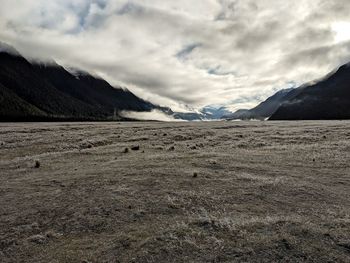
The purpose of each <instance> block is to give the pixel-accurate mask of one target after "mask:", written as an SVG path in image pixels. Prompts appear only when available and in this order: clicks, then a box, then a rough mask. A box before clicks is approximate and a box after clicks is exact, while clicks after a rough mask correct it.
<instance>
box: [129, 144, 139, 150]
mask: <svg viewBox="0 0 350 263" xmlns="http://www.w3.org/2000/svg"><path fill="white" fill-rule="evenodd" d="M131 150H133V151H138V150H140V145H135V146H132V147H131Z"/></svg>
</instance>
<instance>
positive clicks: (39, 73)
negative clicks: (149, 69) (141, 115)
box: [0, 43, 170, 121]
mask: <svg viewBox="0 0 350 263" xmlns="http://www.w3.org/2000/svg"><path fill="white" fill-rule="evenodd" d="M153 109H159V110H163V111H167V110H169V111H170V109H168V108H161V107H159V106H157V105H153V104H152V103H150V102H147V101H145V100H143V99H140V98H138V97H137V96H135V95H134V94H133V93H131V92H130V91H128V90H126V89H122V88H119V87H112V86H111V85H110V84H109V83H108V82H106V81H105V80H103V79H101V78H98V77H95V76H92V75H90V74H88V73H79V74H72V73H70V72H68V71H67V70H66V69H65V68H63V67H62V66H60V65H58V64H56V63H51V64H43V63H31V62H29V61H28V60H26V59H25V58H24V57H22V56H21V55H20V54H19V53H18V52H17V51H16V50H15V49H14V48H12V47H11V46H9V45H6V44H3V43H2V44H0V120H2V121H13V120H28V121H30V120H108V119H113V118H115V119H121V117H119V116H118V112H119V111H124V110H126V111H151V110H153Z"/></svg>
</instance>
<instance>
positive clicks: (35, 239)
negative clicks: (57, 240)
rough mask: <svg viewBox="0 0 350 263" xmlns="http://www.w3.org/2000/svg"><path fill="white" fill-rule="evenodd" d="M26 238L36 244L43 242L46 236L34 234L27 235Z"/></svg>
mask: <svg viewBox="0 0 350 263" xmlns="http://www.w3.org/2000/svg"><path fill="white" fill-rule="evenodd" d="M28 240H29V241H30V242H33V243H36V244H43V243H45V242H46V237H44V236H43V235H34V236H31V237H29V238H28Z"/></svg>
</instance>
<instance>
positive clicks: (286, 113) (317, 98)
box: [270, 64, 350, 120]
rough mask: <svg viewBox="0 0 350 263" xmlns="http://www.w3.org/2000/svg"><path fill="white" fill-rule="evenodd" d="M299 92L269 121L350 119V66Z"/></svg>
mask: <svg viewBox="0 0 350 263" xmlns="http://www.w3.org/2000/svg"><path fill="white" fill-rule="evenodd" d="M297 90H298V93H297V94H292V95H289V98H288V100H287V101H285V102H284V103H283V104H282V105H281V106H280V107H279V108H278V109H277V110H276V112H275V113H274V114H272V116H271V117H270V120H329V119H350V64H345V65H343V66H341V67H340V68H339V69H338V70H337V71H335V72H333V73H330V74H328V75H327V76H326V77H325V78H324V79H322V80H320V81H318V82H317V83H314V84H310V85H304V86H302V87H301V88H298V89H297Z"/></svg>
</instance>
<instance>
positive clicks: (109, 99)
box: [0, 43, 350, 121]
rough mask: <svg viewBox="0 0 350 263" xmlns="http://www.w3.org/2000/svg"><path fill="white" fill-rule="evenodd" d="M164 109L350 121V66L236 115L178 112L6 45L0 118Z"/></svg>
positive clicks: (1, 59)
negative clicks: (37, 60)
mask: <svg viewBox="0 0 350 263" xmlns="http://www.w3.org/2000/svg"><path fill="white" fill-rule="evenodd" d="M153 110H158V111H160V112H163V113H164V114H166V115H168V116H171V117H172V118H174V119H179V120H180V119H181V120H189V121H193V120H215V119H220V118H221V119H225V120H235V119H240V120H251V119H257V120H267V119H268V120H322V119H350V64H345V65H343V66H341V67H340V68H339V69H337V70H335V71H333V72H331V73H329V74H328V75H327V76H326V77H324V78H323V79H321V80H318V81H314V82H312V83H309V84H304V85H302V86H300V87H298V88H291V89H284V90H280V91H278V92H277V93H276V94H274V95H273V96H271V97H269V98H268V99H267V100H265V101H263V102H262V103H260V104H259V105H258V106H256V107H254V108H252V109H241V110H238V111H236V112H234V113H232V112H230V111H229V110H227V109H226V108H225V107H222V106H206V107H204V108H202V109H201V110H199V111H194V112H186V113H181V112H173V111H172V110H171V109H170V108H168V107H161V106H158V105H155V104H152V103H151V102H148V101H146V100H143V99H141V98H139V97H137V96H136V95H134V94H133V93H132V92H130V91H129V90H127V89H125V88H121V87H113V86H112V85H110V84H109V83H108V82H107V81H105V80H104V79H102V78H99V77H97V76H94V75H91V74H89V73H87V72H83V71H80V70H71V69H70V70H67V69H66V68H64V67H62V66H60V65H59V64H57V63H56V62H54V61H52V62H50V63H43V62H30V61H28V60H27V59H26V58H24V57H23V56H22V55H21V54H20V53H19V52H18V51H17V50H15V49H14V48H13V47H11V46H9V45H7V44H4V43H0V121H60V120H95V121H97V120H126V118H124V117H123V116H122V114H120V113H121V112H123V111H136V112H151V111H153Z"/></svg>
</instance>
